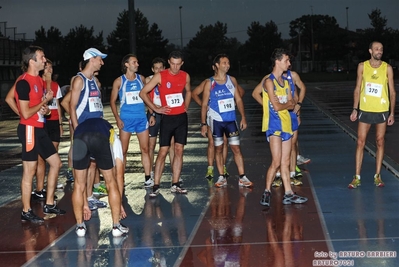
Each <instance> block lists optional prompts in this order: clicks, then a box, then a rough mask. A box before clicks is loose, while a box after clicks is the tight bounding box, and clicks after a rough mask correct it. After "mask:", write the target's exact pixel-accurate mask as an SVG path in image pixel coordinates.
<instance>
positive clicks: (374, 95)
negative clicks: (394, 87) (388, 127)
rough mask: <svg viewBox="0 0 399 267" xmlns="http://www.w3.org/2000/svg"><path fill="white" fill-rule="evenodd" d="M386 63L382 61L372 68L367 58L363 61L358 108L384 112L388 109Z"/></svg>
mask: <svg viewBox="0 0 399 267" xmlns="http://www.w3.org/2000/svg"><path fill="white" fill-rule="evenodd" d="M387 69H388V64H387V63H386V62H384V61H383V62H382V63H381V65H380V66H379V67H378V68H373V67H371V65H370V62H369V61H368V60H367V61H365V62H364V63H363V79H362V86H361V89H360V99H359V108H360V110H362V111H367V112H386V111H388V110H389V96H388V95H389V94H388V74H387Z"/></svg>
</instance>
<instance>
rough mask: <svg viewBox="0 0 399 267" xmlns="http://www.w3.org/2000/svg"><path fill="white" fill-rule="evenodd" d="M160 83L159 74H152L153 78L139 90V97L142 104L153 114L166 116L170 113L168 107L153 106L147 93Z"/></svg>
mask: <svg viewBox="0 0 399 267" xmlns="http://www.w3.org/2000/svg"><path fill="white" fill-rule="evenodd" d="M160 83H161V74H159V73H157V74H154V76H153V77H152V79H151V80H150V81H149V82H148V83H147V84H146V85H144V87H143V89H141V91H140V97H141V99H143V101H144V103H145V104H146V105H147V106H148V107H149V108H150V109H151V110H153V111H154V112H156V113H158V114H168V113H169V111H170V107H168V106H165V107H157V105H155V104H154V103H153V102H152V100H151V98H150V96H149V95H148V93H149V92H151V90H153V89H154V87H155V86H157V85H158V84H160Z"/></svg>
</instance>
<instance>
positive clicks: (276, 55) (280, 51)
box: [270, 48, 290, 67]
mask: <svg viewBox="0 0 399 267" xmlns="http://www.w3.org/2000/svg"><path fill="white" fill-rule="evenodd" d="M284 55H287V56H289V55H290V54H289V53H288V50H287V49H285V48H276V49H274V51H273V53H272V55H271V56H270V60H271V62H272V66H273V67H274V65H275V64H276V60H281V59H282V58H283V56H284Z"/></svg>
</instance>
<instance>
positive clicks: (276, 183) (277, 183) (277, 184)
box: [272, 176, 283, 187]
mask: <svg viewBox="0 0 399 267" xmlns="http://www.w3.org/2000/svg"><path fill="white" fill-rule="evenodd" d="M282 184H283V180H281V177H280V176H276V177H275V178H274V180H273V183H272V186H273V187H280V186H281V185H282Z"/></svg>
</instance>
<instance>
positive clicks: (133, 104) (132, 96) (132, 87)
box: [118, 74, 146, 118]
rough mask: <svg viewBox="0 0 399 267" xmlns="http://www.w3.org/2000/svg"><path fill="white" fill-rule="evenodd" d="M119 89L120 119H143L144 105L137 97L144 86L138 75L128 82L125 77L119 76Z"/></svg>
mask: <svg viewBox="0 0 399 267" xmlns="http://www.w3.org/2000/svg"><path fill="white" fill-rule="evenodd" d="M121 80H122V82H121V87H120V89H119V92H118V94H119V100H120V115H121V118H145V117H146V115H145V105H144V102H143V100H142V99H141V97H140V96H139V94H140V91H141V89H143V87H144V84H143V81H142V80H141V77H140V75H138V74H136V78H135V79H134V80H129V79H128V78H127V77H126V75H122V76H121Z"/></svg>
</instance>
